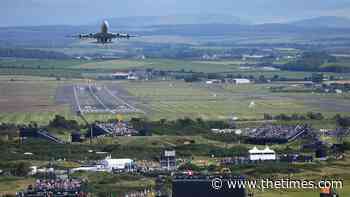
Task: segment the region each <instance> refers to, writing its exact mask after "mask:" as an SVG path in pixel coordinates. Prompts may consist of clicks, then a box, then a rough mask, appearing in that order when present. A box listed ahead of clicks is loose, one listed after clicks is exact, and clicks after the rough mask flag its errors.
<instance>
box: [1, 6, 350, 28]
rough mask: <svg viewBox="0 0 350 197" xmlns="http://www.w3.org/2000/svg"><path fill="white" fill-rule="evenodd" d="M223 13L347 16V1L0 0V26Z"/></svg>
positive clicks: (255, 19)
mask: <svg viewBox="0 0 350 197" xmlns="http://www.w3.org/2000/svg"><path fill="white" fill-rule="evenodd" d="M188 14H225V15H232V16H237V17H240V18H242V19H244V20H249V21H251V22H252V23H268V22H288V21H295V20H299V19H304V18H312V17H318V16H343V17H349V18H350V0H216V1H214V0H124V1H121V0H0V17H1V20H0V26H24V25H56V24H64V25H81V24H91V23H95V22H97V21H99V20H101V19H104V18H112V17H129V16H168V15H188Z"/></svg>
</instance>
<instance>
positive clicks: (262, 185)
mask: <svg viewBox="0 0 350 197" xmlns="http://www.w3.org/2000/svg"><path fill="white" fill-rule="evenodd" d="M211 186H212V188H213V189H215V190H221V189H223V188H228V189H259V190H267V189H324V188H334V189H342V188H343V186H344V185H343V181H342V180H321V181H314V180H291V179H278V180H270V179H260V180H227V179H221V178H215V179H212V181H211Z"/></svg>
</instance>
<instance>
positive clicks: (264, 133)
mask: <svg viewBox="0 0 350 197" xmlns="http://www.w3.org/2000/svg"><path fill="white" fill-rule="evenodd" d="M307 129H308V128H307V126H304V125H297V126H276V125H265V126H262V127H259V128H255V129H251V130H249V131H248V132H247V135H248V137H250V138H260V139H261V138H264V139H266V138H271V139H285V140H289V139H291V138H293V137H295V136H297V135H299V134H300V133H302V132H304V131H307Z"/></svg>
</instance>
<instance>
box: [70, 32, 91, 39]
mask: <svg viewBox="0 0 350 197" xmlns="http://www.w3.org/2000/svg"><path fill="white" fill-rule="evenodd" d="M67 37H70V38H79V39H82V40H84V39H94V38H95V34H93V33H89V34H77V35H70V36H67Z"/></svg>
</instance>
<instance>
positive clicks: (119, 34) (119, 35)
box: [112, 33, 137, 39]
mask: <svg viewBox="0 0 350 197" xmlns="http://www.w3.org/2000/svg"><path fill="white" fill-rule="evenodd" d="M112 37H113V38H117V39H122V38H125V39H129V38H132V37H137V36H135V35H130V34H127V33H112Z"/></svg>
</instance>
